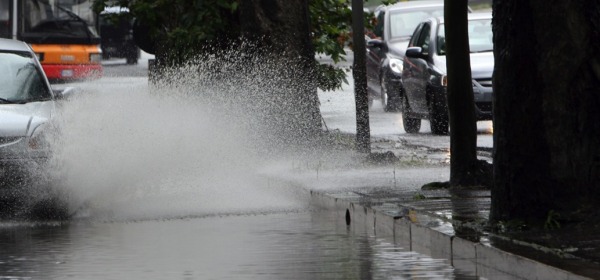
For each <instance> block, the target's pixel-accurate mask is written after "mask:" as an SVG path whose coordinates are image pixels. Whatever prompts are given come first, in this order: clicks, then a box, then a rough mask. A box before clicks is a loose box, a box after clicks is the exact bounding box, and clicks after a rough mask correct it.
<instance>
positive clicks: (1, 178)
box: [0, 39, 74, 195]
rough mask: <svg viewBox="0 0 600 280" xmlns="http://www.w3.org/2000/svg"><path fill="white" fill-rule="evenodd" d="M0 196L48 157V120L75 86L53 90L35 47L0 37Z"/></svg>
mask: <svg viewBox="0 0 600 280" xmlns="http://www.w3.org/2000/svg"><path fill="white" fill-rule="evenodd" d="M0 73H1V74H0V195H2V189H3V188H6V186H4V185H6V184H8V183H7V182H9V181H12V180H11V179H14V178H18V177H20V176H23V175H27V172H28V171H30V170H36V168H39V166H40V163H43V162H44V160H45V159H46V158H47V157H48V155H49V154H48V153H49V150H48V145H47V143H46V142H45V137H46V136H47V135H46V131H45V128H47V126H48V125H47V124H48V122H49V121H50V120H51V118H52V117H53V116H54V115H55V111H56V104H55V100H57V99H60V98H64V97H66V96H67V95H70V94H71V93H72V92H73V91H74V88H66V89H64V90H59V91H53V90H52V88H51V86H50V83H49V82H48V79H47V78H46V75H45V74H44V71H43V70H42V67H41V66H40V63H39V61H38V59H37V57H36V54H35V53H34V52H33V50H32V49H31V48H30V47H29V45H27V44H26V43H23V42H21V41H16V40H9V39H0Z"/></svg>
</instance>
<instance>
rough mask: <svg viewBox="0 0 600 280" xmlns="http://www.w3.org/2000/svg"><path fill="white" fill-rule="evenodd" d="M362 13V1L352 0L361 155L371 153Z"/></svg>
mask: <svg viewBox="0 0 600 280" xmlns="http://www.w3.org/2000/svg"><path fill="white" fill-rule="evenodd" d="M363 13H364V12H363V0H352V49H353V51H354V63H353V64H352V76H353V77H354V100H355V103H356V148H357V150H358V151H359V152H361V153H371V132H370V129H369V97H368V96H367V94H368V93H367V65H366V61H367V59H366V57H367V54H366V46H365V35H364V34H365V23H364V14H363Z"/></svg>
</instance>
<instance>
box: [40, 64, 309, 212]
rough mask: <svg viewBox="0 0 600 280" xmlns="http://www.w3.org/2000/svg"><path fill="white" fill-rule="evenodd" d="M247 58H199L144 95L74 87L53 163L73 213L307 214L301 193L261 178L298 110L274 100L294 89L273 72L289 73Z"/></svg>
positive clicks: (128, 83)
mask: <svg viewBox="0 0 600 280" xmlns="http://www.w3.org/2000/svg"><path fill="white" fill-rule="evenodd" d="M247 61H248V60H247V59H246V60H244V64H241V62H240V61H238V60H236V59H235V55H230V56H228V57H226V58H225V59H223V57H204V58H203V59H202V60H200V61H195V62H194V63H190V64H188V65H186V66H184V67H182V68H178V69H170V70H169V71H167V72H165V73H167V74H166V75H167V76H166V78H168V79H164V80H163V81H164V82H162V83H159V84H157V85H156V87H152V89H151V88H149V87H148V84H147V79H145V78H117V77H114V78H111V77H107V78H103V79H102V80H99V81H95V82H91V83H86V84H81V85H80V87H81V88H82V89H83V93H82V94H81V95H79V96H77V97H75V98H73V99H72V100H70V101H69V102H67V103H65V104H63V105H62V108H61V111H60V115H59V117H58V118H57V125H56V126H57V128H58V129H59V131H60V133H59V134H57V135H58V137H56V138H55V139H54V150H55V152H54V157H53V158H52V161H51V162H52V165H51V166H52V169H51V173H52V175H53V181H54V182H56V183H55V185H57V188H58V189H59V190H60V192H61V193H64V194H67V195H68V197H69V203H70V207H71V211H75V212H76V213H78V215H85V216H91V217H93V218H98V219H109V220H115V219H116V220H132V219H163V218H173V217H189V216H203V215H214V214H227V213H249V212H250V213H252V212H254V213H255V212H270V211H295V210H297V209H305V208H306V207H307V201H306V199H305V198H306V197H305V196H304V195H305V194H304V193H303V191H302V190H299V189H298V188H294V187H292V186H289V185H286V184H281V182H278V181H277V180H274V179H272V178H268V177H265V176H263V175H262V174H264V172H263V171H261V169H263V168H264V167H265V166H269V165H272V160H274V155H279V154H281V153H282V152H283V151H286V150H293V149H292V148H293V147H292V146H289V145H288V144H289V143H290V142H289V141H288V140H289V139H293V137H287V136H289V135H288V134H286V133H287V132H290V131H294V127H290V126H292V124H291V123H290V124H289V125H286V123H285V122H286V121H289V120H290V116H291V118H294V117H295V116H294V114H296V113H297V111H294V110H293V109H292V108H293V106H294V104H287V103H286V102H284V100H282V98H284V97H285V96H286V95H285V94H281V95H278V94H279V93H281V92H282V91H298V90H300V89H299V88H297V87H293V86H290V83H287V82H286V81H285V80H282V79H279V78H278V77H283V76H282V75H279V76H278V75H276V74H277V73H280V72H279V71H280V70H281V69H282V67H283V68H289V66H287V65H283V66H282V65H279V66H278V65H273V64H272V63H269V61H267V60H263V61H261V60H260V59H259V60H256V59H254V60H253V61H254V63H251V64H247V63H246V62H247ZM259 62H260V63H259ZM248 65H251V66H252V67H248ZM217 66H218V67H217ZM215 69H217V70H215ZM241 69H243V70H241ZM238 70H240V71H238ZM287 93H289V92H287ZM319 121H320V120H319ZM282 135H283V136H285V137H282ZM293 136H294V137H295V136H296V135H293ZM282 139H285V141H282Z"/></svg>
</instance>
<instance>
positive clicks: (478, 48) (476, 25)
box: [437, 19, 494, 55]
mask: <svg viewBox="0 0 600 280" xmlns="http://www.w3.org/2000/svg"><path fill="white" fill-rule="evenodd" d="M468 32H469V50H470V51H471V53H480V52H491V51H493V50H494V44H493V37H494V36H493V34H492V20H491V19H476V20H469V27H468ZM437 54H438V55H446V32H445V28H444V25H443V24H440V26H439V28H438V35H437Z"/></svg>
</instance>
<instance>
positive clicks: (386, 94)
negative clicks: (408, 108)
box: [381, 74, 400, 112]
mask: <svg viewBox="0 0 600 280" xmlns="http://www.w3.org/2000/svg"><path fill="white" fill-rule="evenodd" d="M386 77H387V76H386V75H385V74H382V77H381V105H383V111H385V112H399V111H400V102H399V98H397V97H399V93H394V92H391V91H390V90H391V89H390V85H389V81H388V79H389V78H386Z"/></svg>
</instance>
